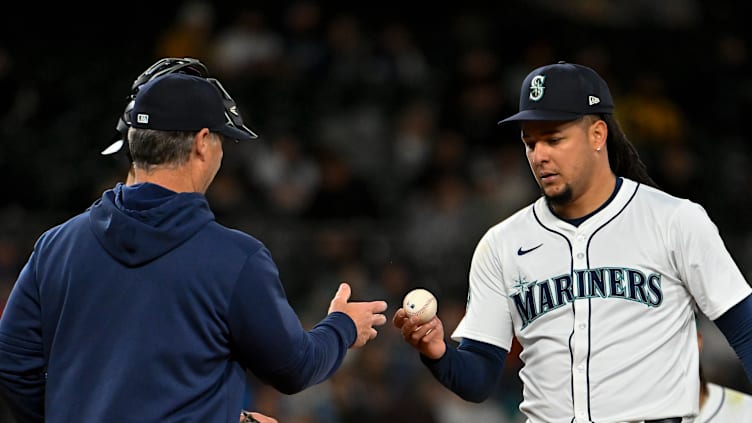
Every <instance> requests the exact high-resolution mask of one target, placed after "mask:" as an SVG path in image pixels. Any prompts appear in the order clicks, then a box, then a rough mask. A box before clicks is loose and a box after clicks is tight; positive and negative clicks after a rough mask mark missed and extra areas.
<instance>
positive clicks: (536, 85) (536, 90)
mask: <svg viewBox="0 0 752 423" xmlns="http://www.w3.org/2000/svg"><path fill="white" fill-rule="evenodd" d="M545 81H546V77H545V75H536V76H535V77H533V79H532V80H531V81H530V100H533V101H540V99H542V98H543V92H544V91H545V90H546V87H544V86H543V83H544V82H545Z"/></svg>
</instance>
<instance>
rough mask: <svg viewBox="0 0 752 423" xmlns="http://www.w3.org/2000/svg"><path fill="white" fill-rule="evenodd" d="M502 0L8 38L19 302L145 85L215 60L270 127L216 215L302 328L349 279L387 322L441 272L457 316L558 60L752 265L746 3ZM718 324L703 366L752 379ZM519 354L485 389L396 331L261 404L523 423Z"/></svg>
mask: <svg viewBox="0 0 752 423" xmlns="http://www.w3.org/2000/svg"><path fill="white" fill-rule="evenodd" d="M496 3H498V4H494V5H486V6H485V8H474V7H472V5H471V4H467V5H465V6H460V5H454V6H452V8H451V9H447V10H431V11H425V10H422V9H421V8H419V7H418V6H407V5H400V4H399V3H388V2H387V3H384V4H382V5H380V6H379V7H377V6H365V5H364V6H360V7H359V6H354V5H351V6H350V7H345V6H342V5H338V4H336V3H331V2H323V1H316V0H292V1H280V2H275V3H274V6H268V7H267V6H260V5H256V4H254V2H245V3H238V4H232V6H231V7H230V6H228V4H226V3H223V2H211V1H208V0H207V1H202V0H188V1H185V2H180V3H177V4H175V5H174V7H167V6H164V7H163V8H162V9H160V11H159V12H156V11H152V13H154V14H157V13H158V14H159V15H158V16H159V17H160V19H151V20H147V21H146V23H145V24H140V23H139V21H138V20H135V19H134V20H133V22H132V23H129V24H132V25H134V27H138V26H139V25H143V26H144V27H142V28H140V30H139V31H136V30H133V31H125V32H124V33H125V35H121V38H116V39H115V40H114V41H112V43H115V44H117V43H122V46H120V45H118V47H113V46H112V45H108V44H107V41H106V39H107V36H108V34H88V36H89V40H90V43H89V44H80V43H79V41H80V39H79V38H78V37H77V36H76V35H71V36H70V39H66V37H65V33H60V34H55V35H51V39H44V40H41V39H36V40H30V41H29V40H27V42H28V43H30V44H29V46H30V47H40V46H42V45H43V46H44V47H46V49H45V53H44V54H41V55H40V54H36V53H34V51H35V50H33V49H32V52H30V49H29V48H26V47H27V46H24V47H23V48H21V47H19V45H18V44H16V43H14V42H15V41H17V42H18V43H20V42H21V41H19V39H9V38H6V39H4V40H2V43H1V44H0V137H1V139H2V142H1V143H0V171H1V172H2V174H3V176H4V178H3V179H4V180H5V181H6V182H5V184H3V186H2V188H0V190H2V191H0V307H1V305H2V301H4V300H5V298H6V297H7V294H8V292H9V290H10V289H11V287H12V285H13V283H14V281H15V278H16V276H17V275H18V272H19V271H20V269H21V266H22V265H23V263H24V262H25V261H26V259H27V258H28V255H29V253H30V252H31V249H32V248H33V243H34V241H35V240H36V238H37V237H38V236H39V234H41V232H42V231H43V230H44V229H46V228H47V227H49V226H52V225H54V224H57V223H60V222H62V221H63V220H65V219H67V218H68V217H70V216H72V215H73V214H75V213H78V212H80V211H82V210H83V209H84V208H86V207H88V206H89V205H90V204H91V203H92V202H93V201H94V200H95V199H96V198H97V197H98V196H99V195H100V194H101V192H102V190H104V189H106V188H108V187H110V186H112V185H113V184H114V183H115V182H117V181H122V180H124V178H125V172H126V168H127V164H126V163H125V161H124V158H122V157H105V156H101V155H100V154H99V152H100V151H101V150H102V149H104V148H105V147H106V146H107V145H108V144H109V143H110V142H111V141H112V140H113V137H114V136H115V133H114V127H115V124H116V121H117V117H118V115H119V114H120V113H122V111H123V108H124V106H125V97H126V95H127V94H129V92H130V85H131V83H132V82H133V80H134V79H135V77H136V76H137V75H139V74H140V73H141V72H142V71H143V70H144V69H145V68H146V67H147V66H149V65H151V64H152V63H153V62H154V61H156V60H157V59H159V58H162V57H194V58H198V59H200V60H201V61H202V62H204V63H205V64H206V65H207V67H208V68H209V70H210V72H211V73H212V75H213V76H215V77H217V78H218V79H220V80H221V81H222V83H223V85H224V86H225V88H227V90H228V91H229V92H230V94H231V95H232V96H233V97H234V98H235V100H236V101H237V102H238V104H239V108H240V111H241V113H242V115H243V117H244V119H245V121H246V124H247V125H248V126H249V127H251V128H252V129H253V130H254V131H256V132H257V133H259V134H260V138H259V139H258V140H256V141H254V142H251V143H242V144H234V145H230V146H227V148H226V149H225V156H224V162H223V168H222V170H221V171H220V173H219V174H218V176H217V178H216V180H215V182H214V184H213V186H212V187H211V188H210V190H209V192H208V193H207V197H209V200H210V203H211V204H212V206H213V210H214V212H215V214H216V216H217V220H218V221H219V222H220V223H223V224H225V225H227V226H231V227H235V228H238V229H240V230H243V231H245V232H248V233H250V234H252V235H254V236H256V237H257V238H259V239H260V240H261V241H263V242H264V243H265V244H266V245H267V246H268V247H269V248H270V250H271V252H272V254H273V256H274V259H275V260H276V261H277V263H278V265H279V267H280V271H281V277H282V280H283V284H284V286H285V289H286V290H287V294H288V295H289V297H290V302H291V303H292V304H293V306H294V307H295V309H296V310H298V311H299V313H300V316H301V319H302V320H303V323H304V325H306V326H309V325H311V324H313V323H314V322H316V321H318V320H319V319H321V318H322V317H323V314H324V313H325V312H326V310H327V307H328V301H329V299H330V298H331V296H332V295H333V294H334V292H335V290H336V288H337V283H338V282H339V281H343V280H344V281H348V282H349V283H350V284H352V286H353V293H354V297H356V298H357V299H385V300H387V301H388V303H389V310H388V312H387V313H388V317H391V316H392V315H393V313H394V311H395V310H396V309H397V308H398V307H400V304H401V299H402V296H403V295H404V294H405V293H406V292H407V291H408V290H410V289H412V288H414V287H418V286H422V287H426V288H428V289H430V290H432V291H433V292H434V293H435V294H436V296H437V297H438V300H439V314H440V316H441V317H442V318H443V320H444V324H445V326H446V327H447V330H448V332H451V331H452V330H453V328H454V326H456V324H457V322H458V321H459V319H460V318H461V316H462V313H463V311H464V301H465V298H466V295H467V291H466V289H467V272H468V269H469V262H470V257H471V255H472V253H473V248H474V246H475V243H476V242H477V241H478V239H479V238H480V236H481V235H482V234H483V232H484V231H485V230H486V229H487V228H488V227H490V226H491V225H493V224H494V223H496V222H499V221H501V220H502V219H504V218H505V217H507V216H509V215H510V214H511V213H513V212H515V211H516V210H518V209H519V208H521V207H523V206H524V205H526V204H528V203H529V202H531V201H533V200H534V199H535V198H537V196H538V195H539V193H538V190H537V187H536V185H535V182H534V180H533V178H532V176H531V174H530V170H529V168H528V166H527V162H526V160H525V156H524V149H523V146H522V144H521V142H520V141H519V134H518V133H515V131H514V130H513V129H502V128H499V127H498V126H497V125H496V122H497V121H498V120H499V119H500V118H501V117H503V116H506V115H509V114H512V113H514V112H515V109H516V107H517V100H518V96H519V90H520V83H521V81H522V79H523V78H524V76H525V75H526V74H527V73H528V72H529V71H530V70H532V69H533V68H535V67H537V66H540V65H544V64H549V63H553V62H556V61H559V60H566V61H570V62H577V63H582V64H585V65H588V66H591V67H593V68H595V69H596V70H597V71H598V72H599V73H600V74H601V75H602V76H603V77H604V78H605V79H606V80H607V81H608V82H609V84H610V86H611V89H612V92H613V95H614V98H615V101H616V110H617V111H616V113H617V117H618V118H619V119H620V121H621V122H622V124H623V126H624V129H625V132H626V133H627V135H628V137H629V138H630V139H631V140H632V142H633V143H635V145H636V146H637V147H638V148H639V149H640V151H641V154H642V155H643V159H644V160H645V161H646V162H647V164H648V168H649V169H650V173H651V175H652V176H653V178H654V179H655V180H656V181H657V182H658V184H659V185H660V186H661V187H662V188H664V189H665V190H666V191H668V192H669V193H672V194H675V195H678V196H682V197H686V198H690V199H692V200H695V201H697V202H700V203H701V204H702V205H703V206H705V208H706V209H707V211H708V213H709V214H710V216H711V217H712V218H713V219H714V220H715V221H716V222H717V224H718V226H719V230H721V232H722V235H723V236H724V239H725V240H726V242H727V246H728V247H729V250H730V251H731V253H732V255H733V256H734V257H735V259H736V260H737V261H738V263H739V265H740V267H741V268H742V270H743V271H744V273H745V274H746V275H747V276H748V277H750V278H751V279H750V280H752V213H750V212H749V211H750V209H751V208H750V207H751V206H752V200H750V199H751V198H752V195H750V194H752V173H750V172H748V169H750V165H752V146H751V145H750V144H751V141H752V140H750V139H749V136H748V135H747V134H748V133H747V132H746V129H747V128H746V124H745V123H744V122H745V117H746V115H745V114H744V113H745V112H749V111H750V110H752V72H750V71H751V70H752V68H751V62H750V54H751V52H750V48H752V44H751V43H750V41H752V40H750V38H749V35H748V34H749V32H748V31H746V28H745V27H744V26H745V25H746V22H744V17H745V16H748V14H746V13H744V10H743V9H744V8H745V7H748V6H745V5H738V4H734V3H729V4H726V3H725V2H723V1H721V2H717V1H714V2H711V1H706V0H673V1H661V2H655V1H638V0H619V1H607V0H582V1H572V2H560V1H557V0H535V1H507V2H496ZM564 4H566V5H567V6H566V7H564V6H563V5H564ZM146 26H148V28H146ZM79 29H80V28H79ZM92 37H93V38H97V37H102V38H101V39H99V40H96V41H91V39H92ZM55 39H57V42H55ZM125 46H128V47H125ZM115 52H117V53H115ZM687 230H691V228H687ZM248 301H249V307H252V306H253V299H248ZM0 310H1V308H0ZM703 328H704V329H703V330H707V331H709V332H710V331H712V330H713V327H712V325H707V327H705V326H703ZM706 337H707V338H708V339H715V342H709V341H707V340H706V342H705V349H704V351H703V360H707V361H708V364H707V365H706V370H707V371H708V372H709V374H708V378H709V379H710V380H713V381H717V382H720V383H724V384H727V385H729V386H732V387H735V388H737V389H740V390H744V391H747V392H752V386H750V384H749V383H748V382H747V381H746V380H745V379H744V373H743V372H741V371H739V370H738V369H739V364H738V363H737V361H736V358H735V357H734V356H733V355H732V354H733V353H730V352H729V351H730V350H729V349H728V348H727V346H726V345H725V344H724V342H725V340H723V339H722V338H714V337H713V334H712V333H711V334H708V335H706ZM516 353H518V351H516V350H513V351H512V354H511V355H510V359H509V360H508V361H507V365H506V367H505V369H504V372H505V373H506V374H507V375H506V377H504V378H503V382H502V385H501V386H499V389H498V391H497V394H495V395H494V397H493V398H492V399H491V400H489V401H487V402H485V403H483V404H480V405H478V404H470V403H466V402H464V401H462V400H460V399H459V398H457V397H455V396H454V395H453V394H450V393H449V392H448V391H446V390H445V389H443V388H442V387H441V386H440V385H439V384H438V383H437V382H435V381H434V380H433V379H432V378H431V377H430V375H429V374H428V372H427V370H426V369H424V368H423V367H422V365H421V364H420V362H419V360H418V358H417V357H416V356H414V355H415V354H416V353H415V352H414V351H413V350H411V349H409V348H408V347H407V346H406V345H404V344H403V343H402V342H401V341H400V339H399V333H398V331H397V330H396V329H393V328H391V327H390V326H386V327H384V328H382V329H381V331H380V335H379V337H378V338H377V339H376V340H375V341H373V343H371V344H369V345H368V346H367V347H365V348H364V349H362V350H358V351H352V352H351V354H349V355H348V358H347V360H346V362H345V364H344V366H343V367H342V368H341V369H340V371H338V373H337V374H336V375H335V376H334V377H333V378H332V379H331V380H330V381H327V382H325V383H323V384H321V385H318V386H316V387H314V388H312V389H309V390H308V391H305V392H303V393H301V394H297V395H293V396H283V395H280V394H278V393H276V392H274V391H272V390H270V389H269V388H266V387H263V386H256V384H255V383H252V386H251V390H250V392H249V395H250V396H249V401H250V402H251V403H252V404H253V406H254V407H255V408H257V409H259V410H260V411H263V412H264V413H265V414H269V415H273V416H275V417H276V418H278V419H279V421H282V422H285V423H307V422H314V421H315V422H331V423H347V422H363V423H366V422H372V421H373V422H377V421H412V422H416V423H418V422H426V423H434V422H435V423H449V422H458V421H479V422H486V421H488V422H490V421H493V422H517V421H519V416H518V415H517V414H516V407H517V404H518V402H519V398H520V396H521V386H520V384H519V380H518V379H517V375H516V373H517V370H518V369H519V366H520V365H521V363H519V360H518V359H517V358H516V357H517V355H516ZM251 380H252V379H251Z"/></svg>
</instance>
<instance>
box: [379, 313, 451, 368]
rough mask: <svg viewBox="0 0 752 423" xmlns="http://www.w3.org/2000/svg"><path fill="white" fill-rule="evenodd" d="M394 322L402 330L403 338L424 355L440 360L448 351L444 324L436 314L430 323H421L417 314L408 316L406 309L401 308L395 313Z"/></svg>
mask: <svg viewBox="0 0 752 423" xmlns="http://www.w3.org/2000/svg"><path fill="white" fill-rule="evenodd" d="M392 323H393V324H394V326H395V327H397V328H398V329H401V330H402V338H404V340H405V342H407V343H408V344H410V345H412V347H413V348H415V349H416V350H418V352H420V353H421V354H423V355H424V356H426V357H428V358H430V359H433V360H438V359H439V358H441V357H442V356H444V353H445V352H446V342H444V324H443V323H441V319H439V317H438V316H434V317H433V319H431V320H429V321H428V323H424V324H422V325H421V324H420V323H419V322H418V318H417V317H416V316H413V317H409V318H408V317H407V314H405V309H403V308H400V309H399V310H397V312H396V313H394V318H393V319H392Z"/></svg>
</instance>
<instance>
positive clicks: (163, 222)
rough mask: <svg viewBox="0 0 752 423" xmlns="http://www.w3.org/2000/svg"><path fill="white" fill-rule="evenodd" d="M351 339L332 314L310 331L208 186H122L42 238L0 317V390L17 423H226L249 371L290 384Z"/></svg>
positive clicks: (344, 321)
mask: <svg viewBox="0 0 752 423" xmlns="http://www.w3.org/2000/svg"><path fill="white" fill-rule="evenodd" d="M335 290H336V287H334V288H333V290H332V295H334V291H335ZM355 336H356V332H355V325H354V323H353V321H352V320H351V319H350V318H349V317H348V316H347V315H345V314H344V313H339V312H335V313H331V314H329V315H328V316H326V317H325V318H324V319H323V320H322V321H321V322H319V323H318V324H317V325H316V326H315V327H314V328H312V329H311V330H310V331H306V330H305V329H304V328H303V327H302V324H301V322H300V320H299V318H298V317H297V315H296V313H295V312H294V310H293V309H292V308H291V306H290V304H289V303H288V301H287V298H286V296H285V292H284V289H283V287H282V284H281V282H280V280H279V272H278V269H277V266H276V265H275V263H274V261H273V259H272V256H271V254H270V252H269V251H268V250H267V248H266V247H265V246H264V245H263V244H262V243H261V242H260V241H259V240H257V239H255V238H253V237H251V236H249V235H247V234H244V233H242V232H239V231H236V230H233V229H229V228H227V227H224V226H222V225H220V224H218V223H217V222H216V221H215V220H214V215H213V213H212V212H211V210H210V208H209V204H208V203H207V201H206V198H205V197H204V196H203V195H201V194H198V193H179V194H177V193H175V192H172V191H169V190H167V189H165V188H162V187H160V186H158V185H154V184H138V185H134V186H131V187H125V186H123V185H122V184H118V185H117V186H116V187H115V188H113V189H111V190H108V191H105V192H104V194H103V196H102V198H101V199H99V200H97V201H96V202H95V203H94V204H93V205H92V206H91V207H90V208H89V209H88V210H86V211H85V212H84V213H82V214H80V215H78V216H76V217H73V218H72V219H70V220H69V221H67V222H65V223H63V224H61V225H59V226H57V227H54V228H52V229H50V230H48V231H47V232H45V233H44V234H42V236H41V237H40V238H39V239H38V240H37V243H36V245H35V247H34V251H33V252H32V254H31V256H30V258H29V261H28V262H27V263H26V265H25V266H24V268H23V270H22V271H21V273H20V275H19V278H18V281H17V282H16V284H15V286H14V287H13V290H12V292H11V295H10V297H9V300H8V303H7V305H6V308H5V310H4V312H3V316H2V319H0V390H1V391H2V393H3V394H4V395H5V396H6V398H7V399H8V400H9V402H10V403H11V404H12V405H11V407H12V408H13V410H14V412H15V414H16V416H17V418H18V419H19V421H21V422H26V421H29V422H37V421H38V422H42V421H45V422H47V423H56V422H76V423H86V422H91V423H102V422H106V421H117V422H138V423H147V422H155V423H156V422H159V423H165V422H202V423H203V422H222V423H227V422H233V423H234V422H237V421H238V416H239V414H240V410H241V406H242V401H243V400H242V397H243V393H244V389H245V384H246V376H245V370H246V369H247V370H250V371H251V372H252V373H253V374H255V375H256V376H257V377H258V378H259V379H260V380H261V381H263V382H264V383H268V384H270V385H272V386H273V387H275V388H276V389H278V390H279V391H281V392H283V393H286V394H292V393H296V392H299V391H301V390H303V389H305V388H306V387H309V386H311V385H314V384H317V383H319V382H322V381H323V380H325V379H326V378H328V377H329V376H331V375H332V374H333V373H334V371H335V370H336V369H337V368H338V367H339V365H340V364H341V363H342V360H343V358H344V357H345V354H346V352H347V349H348V348H349V346H350V345H351V344H352V343H353V342H354V341H355Z"/></svg>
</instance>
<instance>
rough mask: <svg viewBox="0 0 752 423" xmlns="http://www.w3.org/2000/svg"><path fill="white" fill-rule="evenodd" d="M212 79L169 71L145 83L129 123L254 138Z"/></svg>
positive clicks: (136, 99) (143, 126)
mask: <svg viewBox="0 0 752 423" xmlns="http://www.w3.org/2000/svg"><path fill="white" fill-rule="evenodd" d="M215 81H216V80H212V79H211V78H202V77H200V76H194V75H188V74H184V73H170V74H166V75H164V76H160V77H158V78H155V79H153V80H151V81H149V82H147V83H145V84H144V85H142V86H141V88H140V89H139V90H138V93H137V94H136V98H135V99H134V101H133V109H132V110H131V111H130V114H131V115H130V120H131V126H132V127H134V128H142V129H156V130H161V131H199V130H201V129H202V128H208V129H209V130H210V131H212V132H217V133H219V134H222V135H224V136H226V137H227V138H230V139H235V140H251V139H255V138H258V136H257V135H256V134H255V133H253V131H251V130H250V129H248V128H247V127H245V125H243V121H242V118H241V117H240V113H239V112H238V110H237V107H236V106H235V103H234V101H232V99H231V98H230V97H229V95H227V94H226V91H224V88H222V86H221V85H220V84H219V83H218V81H216V82H215ZM228 101H229V102H231V103H232V104H229V103H228Z"/></svg>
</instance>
